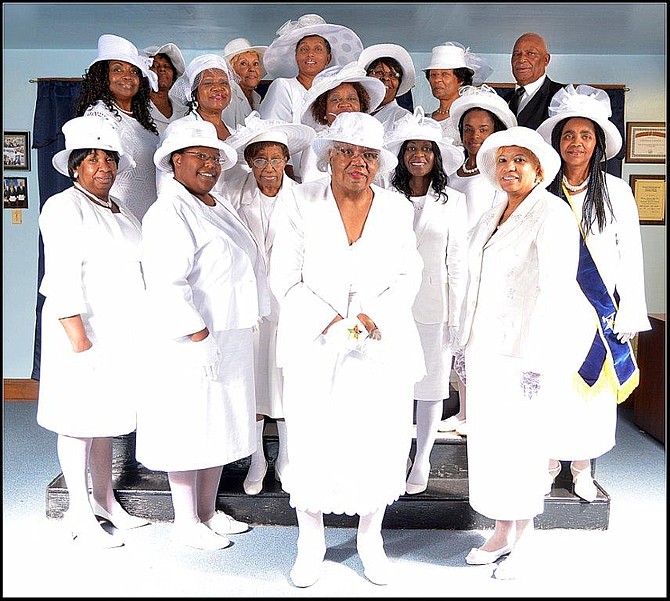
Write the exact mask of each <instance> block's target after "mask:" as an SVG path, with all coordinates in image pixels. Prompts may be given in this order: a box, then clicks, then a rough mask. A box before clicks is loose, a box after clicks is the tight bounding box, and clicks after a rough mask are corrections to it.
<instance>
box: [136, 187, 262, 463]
mask: <svg viewBox="0 0 670 601" xmlns="http://www.w3.org/2000/svg"><path fill="white" fill-rule="evenodd" d="M216 201H217V204H216V206H214V207H209V206H207V205H205V204H204V203H203V202H201V201H199V200H198V199H196V198H195V197H194V196H192V195H191V194H190V193H189V192H188V191H187V190H186V188H184V187H183V186H182V185H181V184H180V183H178V182H177V181H176V180H175V179H174V178H170V179H169V180H166V181H165V182H164V183H163V185H162V188H161V193H160V196H159V198H158V200H157V201H156V202H155V203H154V205H153V206H152V207H151V209H150V210H149V211H148V212H147V214H146V216H145V218H144V221H143V224H142V227H143V232H144V235H145V237H144V254H143V258H142V264H143V268H144V274H145V279H146V284H147V293H148V299H149V302H150V306H151V311H152V318H153V321H152V323H151V326H152V327H153V339H154V341H155V344H154V345H153V348H152V349H151V353H150V355H149V356H148V357H147V363H148V367H149V370H150V374H151V375H150V376H149V378H148V379H149V381H150V383H151V390H150V391H149V392H148V394H146V395H145V397H144V399H143V402H142V403H141V404H140V406H139V409H138V416H137V450H136V455H137V459H138V461H140V462H142V463H143V464H144V465H145V466H147V467H148V468H149V469H152V470H162V471H182V470H195V469H204V468H208V467H213V466H219V465H225V464H227V463H231V462H233V461H237V460H239V459H241V458H243V457H247V456H249V455H251V453H253V451H254V450H255V449H256V430H255V410H256V407H255V399H254V372H253V332H252V329H253V326H254V325H255V324H256V323H257V321H258V318H259V316H260V315H262V314H263V313H265V312H267V310H268V309H269V299H268V298H267V297H264V296H262V294H263V292H262V291H263V290H264V289H266V288H267V285H265V284H264V283H263V278H264V277H265V275H264V274H265V266H264V264H263V257H262V254H261V253H259V252H258V249H257V246H256V243H255V241H254V239H253V236H252V235H251V232H250V231H249V230H248V228H247V227H246V226H245V225H244V224H243V223H242V221H241V220H240V219H239V217H238V215H237V213H236V211H235V210H234V209H233V207H232V206H230V204H229V203H227V202H226V201H225V199H223V198H221V197H217V198H216ZM259 279H260V285H259V284H258V283H257V282H258V280H259ZM205 326H206V327H207V328H208V329H209V331H210V335H211V336H213V337H214V340H215V342H216V343H217V345H218V348H219V351H220V353H221V360H220V361H219V367H218V373H217V377H216V379H215V380H209V379H207V378H206V377H205V372H204V369H203V367H202V364H201V363H200V362H199V361H198V357H197V351H196V346H195V345H197V344H200V343H196V342H192V341H191V340H190V339H189V338H188V335H189V334H192V333H194V332H198V331H200V330H202V329H203V328H204V327H205Z"/></svg>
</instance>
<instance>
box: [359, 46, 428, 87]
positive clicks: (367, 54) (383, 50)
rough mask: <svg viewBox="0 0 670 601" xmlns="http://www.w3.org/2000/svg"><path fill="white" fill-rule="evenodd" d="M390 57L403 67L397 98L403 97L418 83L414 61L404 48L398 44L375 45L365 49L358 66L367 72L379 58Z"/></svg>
mask: <svg viewBox="0 0 670 601" xmlns="http://www.w3.org/2000/svg"><path fill="white" fill-rule="evenodd" d="M387 56H388V57H390V58H393V59H395V60H397V61H398V62H399V63H400V66H401V67H402V71H403V75H402V80H401V82H400V86H398V93H397V96H402V95H403V94H406V93H407V92H409V91H410V90H411V89H412V88H413V87H414V84H415V83H416V70H415V69H414V61H412V57H411V56H410V54H409V52H407V50H405V49H404V48H403V47H402V46H398V45H397V44H374V45H373V46H368V47H367V48H364V49H363V52H361V55H360V56H359V57H358V64H359V65H360V66H361V67H363V69H365V70H366V72H367V69H368V67H369V66H370V63H372V62H373V61H375V60H377V59H378V58H385V57H387Z"/></svg>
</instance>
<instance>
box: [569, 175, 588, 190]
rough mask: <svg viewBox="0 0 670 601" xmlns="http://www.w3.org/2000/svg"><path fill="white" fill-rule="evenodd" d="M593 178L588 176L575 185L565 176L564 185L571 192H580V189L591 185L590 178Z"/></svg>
mask: <svg viewBox="0 0 670 601" xmlns="http://www.w3.org/2000/svg"><path fill="white" fill-rule="evenodd" d="M590 179H591V176H590V175H589V176H587V178H586V179H585V180H584V181H583V182H582V183H581V184H577V185H576V186H573V185H572V184H571V183H570V182H569V181H568V178H567V177H565V175H564V176H563V185H564V186H565V187H566V188H567V189H568V190H570V192H579V191H580V190H582V189H584V188H586V186H588V185H589V180H590Z"/></svg>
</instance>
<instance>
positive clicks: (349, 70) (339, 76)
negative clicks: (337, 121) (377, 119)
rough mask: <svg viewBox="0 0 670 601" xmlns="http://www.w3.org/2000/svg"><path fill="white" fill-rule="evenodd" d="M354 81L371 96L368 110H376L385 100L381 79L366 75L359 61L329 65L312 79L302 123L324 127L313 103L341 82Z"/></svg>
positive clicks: (304, 105)
mask: <svg viewBox="0 0 670 601" xmlns="http://www.w3.org/2000/svg"><path fill="white" fill-rule="evenodd" d="M354 82H358V83H360V84H361V85H362V86H363V87H364V88H365V91H366V92H367V93H368V95H369V96H370V106H369V107H368V110H367V112H368V113H371V112H372V111H374V110H375V109H376V108H377V107H378V106H379V104H380V103H381V101H382V100H384V95H385V94H386V86H385V85H384V84H383V83H382V81H381V80H380V79H377V78H376V77H369V76H368V75H366V73H365V69H363V67H361V66H360V65H359V64H358V63H356V62H351V63H349V64H348V65H344V66H342V65H337V66H335V67H328V68H327V69H324V70H323V71H321V73H319V74H317V76H316V77H315V78H314V81H312V87H311V88H310V89H309V90H307V92H306V93H305V97H304V98H303V103H302V107H301V109H300V121H301V123H304V124H305V125H309V126H310V127H313V128H315V129H320V128H321V127H323V123H317V122H316V121H315V120H314V117H313V116H312V111H311V109H312V105H313V104H314V103H315V102H316V100H317V98H318V97H319V96H321V94H324V93H326V92H328V91H329V90H333V89H335V88H336V87H337V86H339V85H340V84H343V83H354Z"/></svg>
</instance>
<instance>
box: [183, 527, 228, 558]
mask: <svg viewBox="0 0 670 601" xmlns="http://www.w3.org/2000/svg"><path fill="white" fill-rule="evenodd" d="M172 540H173V542H175V543H177V544H179V545H185V546H187V547H193V548H194V549H202V550H203V551H217V550H218V549H225V548H226V547H229V546H230V545H231V544H232V543H231V542H230V540H228V539H227V538H226V537H225V536H219V535H218V534H217V533H216V532H214V531H213V530H210V529H209V528H208V527H207V526H205V524H203V523H202V522H198V523H197V524H190V525H188V526H173V527H172Z"/></svg>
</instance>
